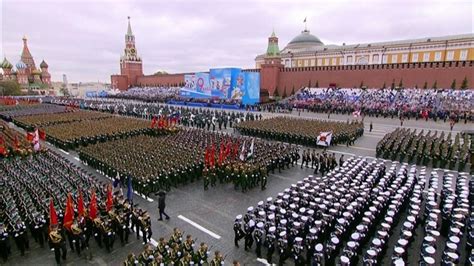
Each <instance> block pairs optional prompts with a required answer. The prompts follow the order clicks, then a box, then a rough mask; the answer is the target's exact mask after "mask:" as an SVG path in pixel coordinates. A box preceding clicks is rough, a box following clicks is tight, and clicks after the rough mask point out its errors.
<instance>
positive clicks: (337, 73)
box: [261, 61, 474, 95]
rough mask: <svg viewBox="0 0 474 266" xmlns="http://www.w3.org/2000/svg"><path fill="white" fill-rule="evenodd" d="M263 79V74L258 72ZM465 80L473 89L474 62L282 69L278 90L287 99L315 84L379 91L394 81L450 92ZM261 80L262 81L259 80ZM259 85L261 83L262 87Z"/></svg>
mask: <svg viewBox="0 0 474 266" xmlns="http://www.w3.org/2000/svg"><path fill="white" fill-rule="evenodd" d="M261 73H262V75H263V74H264V73H265V72H264V71H263V70H262V71H261ZM465 77H466V78H467V79H468V84H469V86H470V87H472V86H473V85H474V62H473V61H466V62H448V63H426V65H425V63H414V64H393V65H378V68H377V65H366V66H341V67H337V66H335V67H306V68H304V67H302V68H290V69H288V68H286V69H281V71H280V73H279V80H278V88H279V92H280V95H281V94H282V92H283V89H285V87H286V93H287V95H289V94H290V93H291V90H292V88H293V86H295V90H297V89H299V88H301V87H303V86H308V84H309V82H310V81H311V85H312V86H315V85H316V82H318V84H319V86H320V87H326V86H328V85H329V84H330V83H336V84H337V86H339V87H353V86H356V87H359V86H360V84H361V82H363V83H364V85H365V86H367V87H368V88H371V87H376V88H379V87H382V85H383V84H384V83H385V85H386V86H387V87H389V86H391V84H392V82H393V81H394V80H395V85H396V86H398V84H399V82H400V79H403V86H404V87H414V86H415V85H418V87H423V85H424V83H425V81H426V82H427V83H428V87H431V86H432V85H433V84H434V82H435V81H436V82H437V85H438V88H450V87H451V83H452V82H453V80H454V79H456V86H457V87H459V86H460V85H461V83H462V81H463V79H464V78H465ZM261 79H262V80H264V79H265V77H261ZM261 84H262V83H261Z"/></svg>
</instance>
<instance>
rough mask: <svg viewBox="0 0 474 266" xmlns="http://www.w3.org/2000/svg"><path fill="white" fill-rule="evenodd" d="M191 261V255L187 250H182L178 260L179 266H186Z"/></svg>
mask: <svg viewBox="0 0 474 266" xmlns="http://www.w3.org/2000/svg"><path fill="white" fill-rule="evenodd" d="M191 261H192V256H191V254H189V253H188V252H186V251H185V252H184V255H183V257H182V258H181V259H180V260H179V264H178V265H179V266H188V265H189V264H190V262H191Z"/></svg>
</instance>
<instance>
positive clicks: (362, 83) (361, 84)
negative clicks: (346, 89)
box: [359, 81, 364, 89]
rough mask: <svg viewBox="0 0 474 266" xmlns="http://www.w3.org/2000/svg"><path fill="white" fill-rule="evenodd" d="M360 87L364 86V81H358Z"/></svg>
mask: <svg viewBox="0 0 474 266" xmlns="http://www.w3.org/2000/svg"><path fill="white" fill-rule="evenodd" d="M362 87H364V81H361V82H360V86H359V88H361V89H362Z"/></svg>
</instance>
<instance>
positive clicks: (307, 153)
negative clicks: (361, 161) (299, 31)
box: [301, 149, 344, 175]
mask: <svg viewBox="0 0 474 266" xmlns="http://www.w3.org/2000/svg"><path fill="white" fill-rule="evenodd" d="M343 163H344V155H343V154H342V155H341V156H340V157H339V165H342V164H343ZM310 165H311V169H314V174H317V173H318V172H321V175H324V174H325V173H327V172H330V171H331V170H333V169H334V168H336V167H337V166H338V163H337V161H336V154H335V153H332V154H328V153H327V152H326V150H324V151H323V152H322V153H321V154H319V153H317V152H316V150H314V149H313V150H310V149H307V150H304V151H303V154H302V156H301V168H303V166H306V168H309V167H310Z"/></svg>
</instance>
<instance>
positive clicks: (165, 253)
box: [156, 237, 169, 260]
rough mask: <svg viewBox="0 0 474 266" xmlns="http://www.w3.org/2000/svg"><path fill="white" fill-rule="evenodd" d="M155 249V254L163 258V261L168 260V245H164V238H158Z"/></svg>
mask: <svg viewBox="0 0 474 266" xmlns="http://www.w3.org/2000/svg"><path fill="white" fill-rule="evenodd" d="M156 249H157V252H158V253H159V254H160V255H161V256H163V259H165V260H166V259H167V258H168V255H169V254H168V244H167V243H166V241H165V238H164V237H160V239H159V240H158V246H157V247H156Z"/></svg>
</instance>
